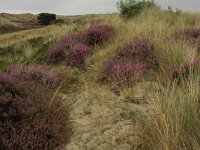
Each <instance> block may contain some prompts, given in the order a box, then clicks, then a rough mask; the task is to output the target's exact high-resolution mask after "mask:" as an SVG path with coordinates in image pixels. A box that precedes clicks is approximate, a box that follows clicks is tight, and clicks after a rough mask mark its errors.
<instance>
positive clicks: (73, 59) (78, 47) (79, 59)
mask: <svg viewBox="0 0 200 150" xmlns="http://www.w3.org/2000/svg"><path fill="white" fill-rule="evenodd" d="M90 53H91V48H90V47H89V46H87V45H85V44H81V43H77V44H75V45H74V47H72V48H71V49H70V50H69V53H68V56H67V64H68V65H70V66H79V65H81V64H83V63H84V59H85V57H86V56H88V55H89V54H90Z"/></svg>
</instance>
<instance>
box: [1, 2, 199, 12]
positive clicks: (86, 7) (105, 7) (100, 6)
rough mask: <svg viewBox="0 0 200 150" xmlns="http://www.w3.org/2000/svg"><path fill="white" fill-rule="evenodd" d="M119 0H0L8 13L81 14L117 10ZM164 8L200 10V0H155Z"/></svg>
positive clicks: (3, 10) (2, 10)
mask: <svg viewBox="0 0 200 150" xmlns="http://www.w3.org/2000/svg"><path fill="white" fill-rule="evenodd" d="M118 1H119V0H0V12H6V13H34V14H38V13H41V12H48V13H55V14H59V15H81V14H92V13H94V14H96V13H101V14H103V13H113V12H117V8H116V2H118ZM154 1H155V2H156V3H157V4H159V5H160V6H161V7H162V8H167V6H171V7H172V8H174V9H175V8H179V9H182V10H185V11H197V10H200V0H154Z"/></svg>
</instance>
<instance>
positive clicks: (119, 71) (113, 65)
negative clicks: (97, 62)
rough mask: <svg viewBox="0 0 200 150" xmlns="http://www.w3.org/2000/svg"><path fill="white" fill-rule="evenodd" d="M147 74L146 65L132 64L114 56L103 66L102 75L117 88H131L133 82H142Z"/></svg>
mask: <svg viewBox="0 0 200 150" xmlns="http://www.w3.org/2000/svg"><path fill="white" fill-rule="evenodd" d="M147 72H148V65H146V64H143V63H136V62H135V63H134V62H132V61H130V60H126V59H122V58H120V57H119V56H114V57H112V58H110V59H109V60H108V61H106V62H105V63H104V65H103V69H102V75H103V77H104V78H109V79H111V80H112V82H113V83H114V84H115V85H117V86H131V85H132V83H133V82H134V81H135V80H138V81H139V80H142V77H143V76H144V75H145V74H146V73H147Z"/></svg>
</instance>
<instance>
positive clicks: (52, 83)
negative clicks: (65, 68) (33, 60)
mask: <svg viewBox="0 0 200 150" xmlns="http://www.w3.org/2000/svg"><path fill="white" fill-rule="evenodd" d="M30 77H31V79H32V80H33V81H38V82H39V83H41V84H43V85H44V86H46V87H48V88H50V89H54V88H57V87H58V86H59V85H60V81H59V79H58V78H57V76H56V75H54V74H53V73H52V72H49V71H47V70H45V69H44V68H43V67H42V66H39V65H36V66H34V67H32V68H31V71H30Z"/></svg>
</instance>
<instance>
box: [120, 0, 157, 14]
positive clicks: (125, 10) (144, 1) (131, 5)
mask: <svg viewBox="0 0 200 150" xmlns="http://www.w3.org/2000/svg"><path fill="white" fill-rule="evenodd" d="M155 6H156V4H155V3H154V1H153V0H120V1H119V2H118V3H117V7H118V10H119V11H120V13H121V14H122V15H123V16H124V17H125V18H131V17H134V16H136V15H137V14H139V13H140V12H141V11H142V10H143V9H145V8H149V7H155Z"/></svg>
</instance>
